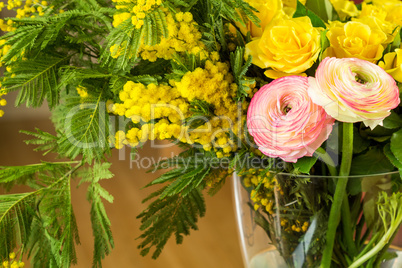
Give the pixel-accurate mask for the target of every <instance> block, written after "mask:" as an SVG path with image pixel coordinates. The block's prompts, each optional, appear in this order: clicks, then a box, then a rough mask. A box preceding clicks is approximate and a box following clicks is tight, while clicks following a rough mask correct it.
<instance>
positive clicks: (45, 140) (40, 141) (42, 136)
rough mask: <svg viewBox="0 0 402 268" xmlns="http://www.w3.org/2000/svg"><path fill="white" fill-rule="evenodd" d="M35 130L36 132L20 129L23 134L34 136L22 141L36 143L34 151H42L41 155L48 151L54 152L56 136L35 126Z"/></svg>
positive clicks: (55, 149)
mask: <svg viewBox="0 0 402 268" xmlns="http://www.w3.org/2000/svg"><path fill="white" fill-rule="evenodd" d="M35 130H36V132H31V131H26V130H21V131H20V132H21V133H23V134H26V135H30V136H32V137H34V138H33V139H30V140H25V141H24V142H25V144H28V145H29V144H33V145H38V147H37V148H35V149H34V151H44V153H43V155H46V154H48V153H50V152H56V151H57V137H56V136H54V135H52V134H50V133H48V132H46V131H42V130H40V129H38V128H36V129H35Z"/></svg>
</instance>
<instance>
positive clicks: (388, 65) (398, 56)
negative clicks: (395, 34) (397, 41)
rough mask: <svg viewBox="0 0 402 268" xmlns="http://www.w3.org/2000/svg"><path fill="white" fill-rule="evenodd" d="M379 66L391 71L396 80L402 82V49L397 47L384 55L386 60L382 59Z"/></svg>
mask: <svg viewBox="0 0 402 268" xmlns="http://www.w3.org/2000/svg"><path fill="white" fill-rule="evenodd" d="M378 66H380V67H381V68H383V69H384V70H385V71H386V72H387V73H389V74H390V75H391V76H392V77H393V78H394V79H395V80H396V81H398V82H400V83H402V50H401V49H398V48H397V49H395V52H390V53H387V54H385V55H384V61H380V62H379V63H378Z"/></svg>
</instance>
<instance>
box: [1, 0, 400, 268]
mask: <svg viewBox="0 0 402 268" xmlns="http://www.w3.org/2000/svg"><path fill="white" fill-rule="evenodd" d="M7 8H8V9H13V10H15V11H16V16H15V17H13V18H8V19H6V20H4V21H3V20H0V28H1V30H2V31H5V32H7V33H5V34H4V35H3V36H2V37H0V57H1V58H0V61H1V64H2V65H4V66H5V67H6V71H5V72H4V75H3V77H1V91H0V94H1V95H0V96H1V97H2V99H1V100H0V105H2V106H4V105H6V103H7V102H6V98H7V97H6V94H7V93H8V92H11V91H16V90H18V91H19V94H18V97H17V100H16V105H17V106H19V105H23V104H25V105H26V106H28V107H34V108H35V107H39V106H41V105H42V104H43V103H44V102H45V101H46V103H47V105H48V106H49V109H50V110H51V113H52V121H53V123H54V127H55V133H56V134H51V133H48V132H45V131H42V130H39V129H38V130H37V131H36V132H28V131H23V133H25V134H27V135H30V136H31V139H28V140H27V141H26V143H27V144H35V145H37V150H39V151H43V152H44V154H47V153H56V154H57V155H58V156H59V157H60V158H65V159H67V160H66V161H64V160H63V161H54V162H41V163H38V164H32V165H28V166H7V167H5V166H2V167H0V185H1V187H3V188H5V189H11V188H12V187H13V186H14V185H18V184H24V185H27V186H29V187H31V189H32V191H30V192H26V193H19V194H5V195H0V234H1V235H0V260H4V263H3V266H4V267H9V266H10V267H17V266H16V265H19V267H21V266H22V264H21V262H17V261H15V262H14V261H13V260H14V259H15V258H16V256H15V254H14V253H13V252H15V251H17V252H18V254H20V255H21V256H22V255H24V254H27V256H28V257H29V258H30V259H31V262H32V265H33V267H69V266H70V265H72V264H75V263H76V262H77V260H76V254H75V244H76V243H77V241H79V234H78V231H77V225H76V222H75V217H74V211H73V208H72V206H71V189H70V183H71V181H72V180H77V179H79V180H80V184H81V183H86V185H88V201H89V202H90V203H91V223H92V228H93V236H94V257H93V266H94V267H101V262H102V259H103V258H104V257H105V256H106V255H108V254H109V253H110V251H111V249H112V248H113V246H114V242H113V238H112V233H111V230H110V226H111V222H110V221H109V219H108V216H107V213H106V210H105V208H104V205H103V202H105V201H107V202H112V201H113V197H112V196H111V195H110V194H109V193H108V192H107V191H106V190H105V189H104V188H102V186H101V185H100V182H101V181H102V180H103V179H110V178H112V177H113V174H112V173H111V172H110V171H109V167H110V165H111V164H110V163H109V162H108V161H107V157H108V156H109V155H110V153H111V150H112V149H114V148H115V149H119V150H125V149H126V148H130V149H131V150H132V151H133V152H134V153H135V152H136V151H137V149H138V148H140V147H141V146H142V145H143V144H144V143H146V142H153V141H154V140H167V141H169V142H171V143H174V144H177V145H179V146H181V147H182V149H183V150H182V152H181V153H180V154H179V155H177V156H175V157H173V158H171V159H168V160H163V161H161V162H159V163H157V165H156V166H155V169H165V170H166V171H165V173H164V174H163V175H162V176H160V177H159V178H158V179H156V180H154V181H152V182H150V183H149V184H148V185H147V187H151V186H153V187H156V186H157V185H159V186H160V187H157V188H155V192H154V193H152V194H151V195H150V196H149V197H148V198H147V199H146V200H145V201H146V202H149V206H148V208H147V209H146V210H145V211H143V212H142V213H141V214H140V215H138V217H139V218H140V219H141V221H142V227H141V230H142V232H143V233H142V235H141V236H140V237H139V238H140V239H141V242H139V245H138V248H139V249H140V253H141V254H142V255H147V254H148V253H150V252H151V254H152V257H153V258H157V257H158V256H159V255H160V254H161V252H162V249H163V247H164V245H165V244H166V242H167V241H168V239H169V238H170V237H172V236H174V238H175V239H176V242H177V243H182V241H183V238H184V236H185V235H188V234H189V233H190V230H191V229H197V220H198V218H199V217H202V216H203V215H204V214H205V211H206V208H205V203H204V199H203V194H204V193H205V192H206V193H207V194H210V195H213V194H215V193H216V192H217V191H219V189H220V188H221V187H222V185H223V184H224V183H225V181H226V179H227V178H228V177H230V176H232V174H237V175H239V176H240V179H241V182H242V185H243V186H244V188H245V189H246V190H247V191H248V193H249V197H250V201H249V205H250V207H251V208H252V209H253V211H254V213H255V219H254V220H255V222H256V223H257V224H258V225H259V226H260V227H262V228H263V230H264V231H265V233H266V235H267V236H268V237H269V239H270V241H271V244H272V245H273V246H274V247H275V248H276V251H277V252H278V254H280V256H281V258H283V260H284V263H285V264H284V265H285V266H284V267H352V268H353V267H355V268H356V267H367V268H369V267H380V266H381V265H382V263H384V262H385V261H388V260H394V259H395V258H396V257H397V254H396V253H395V251H393V250H392V249H391V248H390V246H391V244H392V240H393V238H394V237H395V236H396V233H397V231H398V229H399V226H400V224H401V223H402V209H401V208H402V192H401V189H402V181H401V176H402V145H401V144H402V118H401V116H400V113H401V108H400V91H399V88H398V86H399V83H402V54H401V53H402V52H401V51H402V50H400V47H401V33H400V27H401V25H402V2H401V1H398V0H382V1H380V0H372V1H370V0H368V1H364V2H363V3H360V4H356V3H354V2H353V1H348V0H331V1H329V0H307V1H304V2H303V1H295V0H288V1H286V0H189V1H182V0H164V1H162V0H121V1H120V0H112V2H110V1H107V0H88V1H80V0H49V1H38V0H26V1H20V0H18V1H15V0H8V3H7ZM3 114H4V112H1V113H0V116H3ZM4 116H7V114H5V115H4ZM378 174H380V175H378ZM372 175H376V176H374V177H373V176H372ZM116 176H118V174H116ZM356 176H357V177H358V178H357V179H356V178H354V177H356ZM359 176H366V177H367V178H363V177H359ZM321 177H325V179H320V178H321ZM317 178H318V179H317ZM300 254H301V256H303V258H299V257H298V256H300ZM13 265H14V266H13Z"/></svg>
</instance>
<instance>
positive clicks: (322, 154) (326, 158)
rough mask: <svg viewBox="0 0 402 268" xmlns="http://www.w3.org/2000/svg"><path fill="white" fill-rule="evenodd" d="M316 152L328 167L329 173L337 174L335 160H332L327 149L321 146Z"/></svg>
mask: <svg viewBox="0 0 402 268" xmlns="http://www.w3.org/2000/svg"><path fill="white" fill-rule="evenodd" d="M315 154H316V155H317V156H318V158H320V159H321V160H322V161H323V162H324V163H325V164H326V165H327V167H328V170H329V174H331V176H337V175H338V171H337V170H336V165H335V162H334V160H332V158H331V156H330V155H329V154H328V153H327V151H325V150H324V149H323V148H321V147H319V148H318V149H317V150H316V151H315Z"/></svg>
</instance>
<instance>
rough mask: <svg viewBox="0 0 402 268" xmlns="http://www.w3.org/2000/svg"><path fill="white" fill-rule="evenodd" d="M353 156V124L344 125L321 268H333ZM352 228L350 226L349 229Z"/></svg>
mask: <svg viewBox="0 0 402 268" xmlns="http://www.w3.org/2000/svg"><path fill="white" fill-rule="evenodd" d="M352 156H353V124H352V123H343V144H342V163H341V167H340V171H339V176H340V177H339V179H338V182H337V184H336V189H335V194H334V201H333V203H332V206H331V211H330V214H329V219H328V229H327V235H326V245H325V249H324V252H323V256H322V260H321V266H320V267H321V268H328V267H331V259H332V250H333V248H334V242H335V235H336V229H337V227H338V224H339V221H340V215H341V208H342V203H343V200H344V196H345V192H346V186H347V184H348V176H349V172H350V167H351V164H352ZM349 216H350V215H349ZM345 220H347V219H345ZM349 220H350V217H349ZM350 227H351V226H350V225H349V228H350ZM346 242H348V241H346ZM349 246H351V245H349V244H348V247H349Z"/></svg>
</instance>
